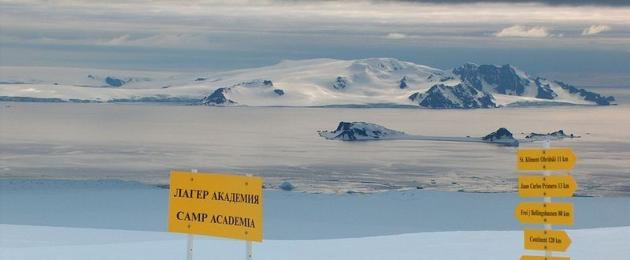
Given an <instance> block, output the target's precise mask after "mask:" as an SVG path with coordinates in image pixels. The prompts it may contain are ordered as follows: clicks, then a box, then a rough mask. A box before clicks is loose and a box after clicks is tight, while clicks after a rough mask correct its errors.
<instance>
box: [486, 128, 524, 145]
mask: <svg viewBox="0 0 630 260" xmlns="http://www.w3.org/2000/svg"><path fill="white" fill-rule="evenodd" d="M481 139H482V140H483V141H485V142H489V143H498V144H504V145H508V146H518V140H516V139H515V138H514V136H513V135H512V133H511V132H510V131H509V130H507V129H506V128H504V127H501V128H499V129H497V131H494V132H492V133H490V134H488V135H486V136H484V137H482V138H481Z"/></svg>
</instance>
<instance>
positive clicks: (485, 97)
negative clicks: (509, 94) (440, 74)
mask: <svg viewBox="0 0 630 260" xmlns="http://www.w3.org/2000/svg"><path fill="white" fill-rule="evenodd" d="M409 99H410V100H411V101H413V102H414V103H418V105H420V106H423V107H427V108H460V109H468V108H494V107H496V103H495V102H494V97H492V95H491V94H489V93H487V92H484V91H479V90H477V89H475V88H473V87H471V86H469V85H466V84H457V85H455V86H447V85H444V84H437V85H433V86H432V87H431V88H430V89H429V90H427V91H426V92H425V93H422V94H420V93H414V94H412V95H411V96H409Z"/></svg>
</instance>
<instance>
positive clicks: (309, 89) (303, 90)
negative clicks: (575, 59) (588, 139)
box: [0, 58, 589, 106]
mask: <svg viewBox="0 0 630 260" xmlns="http://www.w3.org/2000/svg"><path fill="white" fill-rule="evenodd" d="M522 74H523V75H525V73H522ZM107 77H114V78H116V79H121V80H124V81H125V82H126V83H125V84H124V85H122V86H120V87H112V86H109V85H108V84H106V83H105V78H107ZM337 77H343V78H344V79H346V80H347V82H348V84H347V86H345V87H344V88H334V87H333V84H334V83H335V81H336V79H337ZM403 77H406V83H407V87H406V88H404V89H401V88H400V81H401V79H402V78H403ZM448 77H453V75H452V73H451V72H450V71H449V70H441V69H436V68H432V67H428V66H424V65H419V64H415V63H412V62H405V61H400V60H397V59H393V58H368V59H358V60H337V59H309V60H286V61H282V62H280V63H278V64H276V65H271V66H265V67H260V68H254V69H242V70H233V71H227V72H218V73H217V72H215V73H168V72H145V71H113V70H102V69H86V68H80V69H78V68H54V67H0V96H4V97H27V98H58V99H60V100H70V99H78V100H84V101H95V102H108V101H116V100H121V99H122V100H127V101H129V100H131V101H134V100H140V99H142V98H157V99H166V98H172V99H182V100H191V101H195V100H201V99H202V98H203V97H205V96H208V95H210V94H211V93H212V92H213V91H214V90H216V89H218V88H220V87H228V88H230V90H231V91H229V92H228V94H227V98H228V99H230V100H233V101H235V102H237V105H245V106H330V105H375V104H389V105H409V106H413V105H416V106H417V104H414V103H413V102H412V101H411V100H409V98H408V97H409V95H411V94H413V93H416V92H425V91H426V90H428V88H430V87H431V86H432V85H434V84H437V83H444V84H449V85H455V84H457V83H459V80H457V79H450V80H447V79H448ZM455 78H457V77H455ZM263 80H271V81H272V82H273V86H267V85H261V84H250V83H252V82H260V81H263ZM440 80H444V82H440ZM549 84H550V85H551V86H552V88H553V89H554V91H556V92H557V93H561V94H560V95H559V97H558V99H557V100H545V99H536V98H533V97H518V96H506V95H498V94H494V95H495V97H496V101H497V104H498V105H507V104H510V103H514V102H518V101H535V102H543V103H544V102H556V103H557V102H564V103H573V104H588V103H589V102H586V101H584V100H582V99H581V98H580V97H577V96H575V95H572V94H569V93H567V92H566V91H564V90H562V89H561V88H560V87H559V86H557V84H555V83H553V82H549ZM274 89H281V90H283V91H284V93H285V94H284V95H277V94H275V93H274V92H273V90H274Z"/></svg>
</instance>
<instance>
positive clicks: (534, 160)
mask: <svg viewBox="0 0 630 260" xmlns="http://www.w3.org/2000/svg"><path fill="white" fill-rule="evenodd" d="M576 161H577V157H576V156H575V154H574V153H573V151H572V150H571V149H570V148H551V149H518V152H517V153H516V168H517V169H519V170H524V171H545V170H549V171H555V170H570V169H573V167H574V166H575V162H576Z"/></svg>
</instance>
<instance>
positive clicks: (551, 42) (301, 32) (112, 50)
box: [0, 0, 630, 86]
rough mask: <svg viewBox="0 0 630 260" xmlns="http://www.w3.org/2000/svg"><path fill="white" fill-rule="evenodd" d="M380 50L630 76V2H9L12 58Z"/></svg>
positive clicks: (188, 61) (5, 62)
mask: <svg viewBox="0 0 630 260" xmlns="http://www.w3.org/2000/svg"><path fill="white" fill-rule="evenodd" d="M438 2H439V3H438ZM369 57H393V58H398V59H401V60H406V61H412V62H415V63H419V64H424V65H429V66H433V67H437V68H441V69H448V68H452V67H456V66H458V65H461V64H463V63H465V62H474V63H479V64H482V63H483V64H485V63H490V64H507V63H509V64H513V65H515V66H517V67H520V68H521V69H523V70H525V71H527V72H529V73H530V74H533V75H540V76H544V77H549V78H554V79H560V80H565V81H567V82H570V83H573V84H578V85H585V86H590V85H602V86H630V83H629V82H630V1H623V0H622V1H613V0H604V1H595V0H593V1H588V0H577V1H568V0H560V1H534V2H529V1H507V0H504V1H500V0H498V1H485V0H476V1H475V0H446V1H435V0H427V1H343V2H336V1H241V0H234V1H204V0H197V1H188V2H184V1H167V0H164V1H148V0H147V1H142V0H132V1H109V2H106V3H105V1H71V0H62V1H30V0H22V1H5V0H0V65H1V66H61V67H87V68H108V69H125V70H166V71H203V72H209V71H222V70H230V69H239V68H250V67H259V66H264V65H271V64H274V63H277V62H279V61H281V60H285V59H307V58H338V59H358V58H369Z"/></svg>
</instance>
